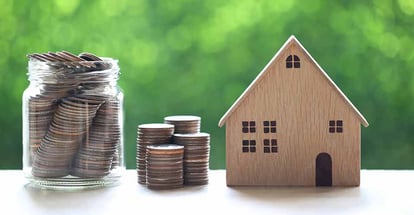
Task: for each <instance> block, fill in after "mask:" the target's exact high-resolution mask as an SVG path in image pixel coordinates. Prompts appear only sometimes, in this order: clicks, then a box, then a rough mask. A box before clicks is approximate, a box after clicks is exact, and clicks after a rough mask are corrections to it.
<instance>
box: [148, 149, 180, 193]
mask: <svg viewBox="0 0 414 215" xmlns="http://www.w3.org/2000/svg"><path fill="white" fill-rule="evenodd" d="M183 155H184V147H183V146H179V145H175V144H163V145H153V146H148V147H147V158H146V161H147V164H146V165H147V186H148V188H150V189H173V188H180V187H182V186H183Z"/></svg>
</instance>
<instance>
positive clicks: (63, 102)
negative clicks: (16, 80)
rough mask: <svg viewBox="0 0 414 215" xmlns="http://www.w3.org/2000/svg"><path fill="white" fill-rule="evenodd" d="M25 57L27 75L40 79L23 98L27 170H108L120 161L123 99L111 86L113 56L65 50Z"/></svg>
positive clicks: (53, 173) (59, 173) (46, 174)
mask: <svg viewBox="0 0 414 215" xmlns="http://www.w3.org/2000/svg"><path fill="white" fill-rule="evenodd" d="M28 57H29V59H30V61H29V70H30V72H29V80H30V81H31V82H36V83H37V82H39V83H38V85H36V86H38V87H37V88H36V89H35V90H32V91H30V93H33V94H34V96H29V97H28V99H27V100H26V104H25V105H26V106H27V115H28V127H29V128H28V131H29V132H28V136H29V137H28V143H29V144H30V146H29V147H30V152H31V153H30V158H29V160H30V165H31V167H32V168H31V174H32V175H33V176H35V177H39V178H59V177H64V176H68V175H69V174H71V175H72V176H77V177H79V178H91V177H94V178H95V177H97V178H98V177H104V176H106V175H108V174H109V173H110V170H111V169H114V168H115V167H116V166H119V165H121V163H120V158H119V156H120V154H119V153H120V152H119V151H120V150H119V149H120V143H121V138H122V137H121V133H122V131H121V126H120V123H121V122H122V121H121V120H122V119H121V117H122V115H121V114H120V111H121V110H122V107H121V105H122V102H120V99H119V98H118V97H117V94H115V93H114V92H115V90H114V91H111V87H116V86H113V84H111V83H112V82H114V81H116V80H117V79H118V75H119V68H116V67H117V65H116V64H114V63H115V61H114V60H113V59H109V58H101V57H98V56H96V55H94V54H92V53H81V54H80V55H78V56H77V55H74V54H72V53H70V52H67V51H61V52H47V53H42V54H39V53H34V54H30V55H28ZM115 66H116V67H115ZM113 68H115V69H113ZM113 89H115V88H113Z"/></svg>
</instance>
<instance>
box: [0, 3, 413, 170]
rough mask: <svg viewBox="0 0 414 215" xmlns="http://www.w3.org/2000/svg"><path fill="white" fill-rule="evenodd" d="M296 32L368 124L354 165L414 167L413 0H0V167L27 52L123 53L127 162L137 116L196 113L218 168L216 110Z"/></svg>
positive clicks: (11, 149)
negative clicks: (360, 159) (359, 155)
mask: <svg viewBox="0 0 414 215" xmlns="http://www.w3.org/2000/svg"><path fill="white" fill-rule="evenodd" d="M291 34H294V35H296V37H297V38H298V39H299V40H300V41H301V42H302V44H303V45H304V46H305V47H306V48H307V50H308V51H309V52H310V53H311V54H312V56H313V57H314V58H315V59H316V60H317V61H318V62H319V64H320V65H321V66H322V67H323V68H324V69H325V70H326V72H327V73H328V74H329V76H331V78H332V79H333V80H334V81H335V82H336V84H337V85H338V86H339V87H340V88H341V89H342V90H343V91H344V93H345V94H346V95H347V96H348V97H349V98H350V99H351V100H352V102H353V103H354V104H355V105H356V106H357V107H358V109H359V110H360V111H361V112H362V114H364V116H365V117H366V118H367V120H368V121H369V123H370V126H369V127H368V128H363V129H362V168H381V169H383V168H384V169H413V168H414V143H413V142H414V102H413V101H414V73H413V72H414V1H412V0H398V1H390V0H381V1H374V0H372V1H359V0H347V1H345V0H342V1H322V0H312V1H299V0H297V1H293V0H292V1H291V0H268V1H253V0H226V1H223V0H204V1H201V0H200V1H187V0H183V1H178V0H168V1H161V0H158V1H155V0H146V1H145V0H130V1H127V0H116V1H111V0H108V1H80V0H54V1H24V0H15V1H12V0H0V93H1V97H0V98H1V100H0V110H1V111H0V122H1V123H0V140H1V141H0V161H1V162H0V168H1V169H20V168H21V166H22V162H21V159H22V144H21V142H22V136H21V133H22V132H21V130H22V119H21V115H22V114H21V96H22V92H23V90H24V89H25V88H26V87H27V85H28V81H27V77H26V72H27V58H26V57H25V56H26V54H28V53H33V52H47V51H60V50H68V51H71V52H74V53H77V54H78V53H80V52H83V51H87V52H93V53H95V54H97V55H99V56H108V57H113V58H118V59H119V60H120V66H121V72H122V76H121V79H120V81H119V84H120V86H121V87H122V88H123V90H124V93H125V118H126V120H125V132H124V135H125V148H126V153H125V156H126V164H127V168H130V169H132V168H135V144H136V140H135V139H136V126H137V125H138V124H142V123H148V122H162V121H163V117H164V116H167V115H176V114H194V115H199V116H201V117H202V130H203V131H205V132H209V133H211V135H212V140H211V146H212V149H211V163H210V167H211V168H212V169H218V168H225V153H224V145H225V139H224V134H225V133H224V131H225V129H224V128H218V127H217V123H218V121H219V119H220V118H221V116H222V115H223V114H224V113H225V112H226V110H227V109H228V108H229V107H230V106H231V104H232V103H233V102H234V101H235V99H236V98H237V97H238V96H239V95H240V94H241V93H242V92H243V90H244V89H245V88H246V87H247V86H248V85H249V83H250V82H251V81H252V80H253V79H254V78H255V77H256V75H257V74H258V73H259V71H260V70H261V69H262V68H263V67H264V66H265V65H266V63H267V62H268V61H269V60H270V59H271V58H272V56H273V55H274V54H275V52H276V51H277V50H278V49H279V48H280V47H281V45H282V44H283V43H284V42H285V41H286V39H287V38H288V37H289V36H290V35H291Z"/></svg>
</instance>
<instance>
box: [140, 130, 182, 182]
mask: <svg viewBox="0 0 414 215" xmlns="http://www.w3.org/2000/svg"><path fill="white" fill-rule="evenodd" d="M173 133H174V125H169V124H163V123H150V124H143V125H139V126H138V129H137V137H138V138H137V157H136V159H137V173H138V183H139V184H146V183H147V165H146V162H147V160H146V159H147V156H146V155H147V147H148V146H151V145H160V144H168V143H170V142H171V138H172V135H173Z"/></svg>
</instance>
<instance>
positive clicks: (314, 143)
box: [219, 36, 368, 186]
mask: <svg viewBox="0 0 414 215" xmlns="http://www.w3.org/2000/svg"><path fill="white" fill-rule="evenodd" d="M224 124H226V170H227V172H226V179H227V185H228V186H235V185H279V186H358V185H359V183H360V165H361V124H362V125H363V126H365V127H367V126H368V122H367V120H366V119H365V118H364V116H362V114H361V113H360V112H359V111H358V110H357V109H356V108H355V106H354V105H353V104H352V103H351V101H350V100H349V99H348V98H347V97H346V96H345V94H344V93H343V92H342V91H341V90H340V89H339V88H338V86H336V84H335V83H334V82H333V81H332V79H331V78H330V77H329V76H328V75H327V74H326V72H325V71H324V70H323V69H322V68H321V67H320V66H319V64H318V63H317V62H316V61H315V60H314V59H313V58H312V56H311V55H310V54H309V53H308V52H307V51H306V49H305V48H304V47H303V46H302V44H301V43H300V42H299V41H298V40H297V39H296V38H295V37H294V36H291V37H290V38H289V39H288V40H287V41H286V43H285V44H284V45H283V46H282V48H281V49H280V50H279V51H278V52H277V53H276V55H275V56H274V57H273V58H272V59H271V60H270V62H269V63H268V64H267V65H266V66H265V68H264V69H263V70H262V71H261V72H260V74H259V75H258V76H257V77H256V78H255V79H254V81H253V82H252V83H251V84H250V85H249V86H248V87H247V89H246V90H245V91H244V92H243V94H242V95H241V96H240V97H239V98H238V99H237V100H236V102H235V103H234V104H233V105H232V106H231V107H230V109H229V110H228V111H227V112H226V113H225V114H224V116H223V117H222V118H221V120H220V122H219V126H220V127H222V126H223V125H224Z"/></svg>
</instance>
